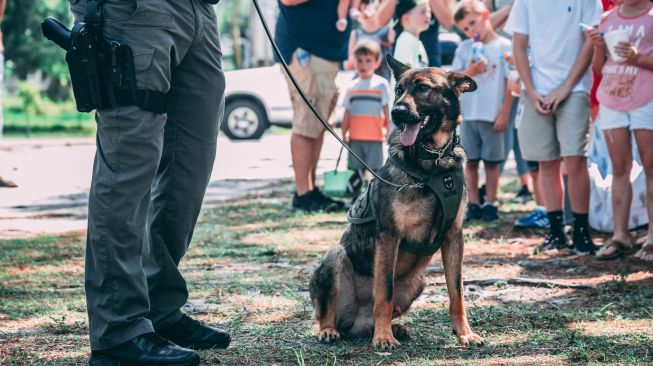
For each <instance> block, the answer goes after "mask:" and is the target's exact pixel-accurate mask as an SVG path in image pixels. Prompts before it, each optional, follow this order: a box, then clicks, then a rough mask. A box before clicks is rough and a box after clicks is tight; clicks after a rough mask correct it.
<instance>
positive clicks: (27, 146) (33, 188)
mask: <svg viewBox="0 0 653 366" xmlns="http://www.w3.org/2000/svg"><path fill="white" fill-rule="evenodd" d="M289 140H290V135H289V134H288V133H281V134H273V135H265V136H264V137H263V138H262V139H261V140H259V141H246V142H232V141H230V140H229V139H227V138H224V137H220V138H219V139H218V157H217V159H216V162H215V165H214V169H213V175H212V176H211V182H210V184H209V189H208V191H207V194H206V197H205V200H204V203H205V205H206V204H211V203H214V202H216V201H220V200H224V199H229V198H235V197H238V196H240V195H244V194H248V193H252V192H255V191H265V190H269V189H273V188H275V187H276V188H281V189H286V190H289V189H291V185H289V184H284V183H283V182H288V180H290V179H291V178H292V176H293V173H292V167H291V164H290V147H289ZM94 154H95V140H94V139H93V138H65V139H4V140H3V141H2V145H0V174H2V176H3V177H6V178H10V179H12V180H14V181H15V182H16V183H18V185H19V187H18V188H14V189H10V188H0V238H9V237H22V236H26V235H34V234H38V233H56V232H64V231H70V230H81V229H85V228H86V215H87V209H86V204H87V199H88V190H89V186H90V179H91V168H92V166H93V157H94ZM337 154H338V145H337V142H336V141H335V140H334V139H333V138H327V139H326V140H325V146H324V153H323V155H322V160H321V161H320V164H319V167H318V171H319V174H321V173H322V172H323V171H324V170H330V169H333V166H334V164H335V158H336V157H337ZM343 160H344V159H343ZM343 163H344V161H343V162H342V163H341V164H342V166H343V167H344V164H343ZM284 178H285V180H283V179H284Z"/></svg>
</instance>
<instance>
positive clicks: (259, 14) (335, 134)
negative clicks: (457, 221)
mask: <svg viewBox="0 0 653 366" xmlns="http://www.w3.org/2000/svg"><path fill="white" fill-rule="evenodd" d="M252 2H253V3H254V7H255V8H256V13H258V17H259V18H260V19H261V22H262V23H263V28H264V29H265V34H266V35H267V36H268V39H269V40H270V44H272V49H273V50H274V53H275V54H276V55H277V57H278V58H279V60H280V61H281V65H282V66H283V69H284V70H285V71H286V74H288V77H289V78H290V81H291V82H292V83H293V85H294V86H295V89H297V92H299V95H300V96H301V97H302V99H303V100H304V103H306V105H307V106H308V107H309V108H310V109H311V111H312V112H313V114H314V115H315V117H317V119H318V120H319V121H320V123H322V125H323V126H324V128H325V129H326V130H327V131H329V132H330V133H331V135H333V137H335V138H336V140H338V142H339V143H340V145H342V146H343V147H344V148H345V149H347V151H349V153H350V154H352V155H353V156H354V157H355V158H356V160H358V161H360V162H361V164H363V166H364V167H365V168H367V170H369V171H370V173H372V175H374V177H375V178H377V179H378V180H380V181H381V182H383V183H385V184H388V185H390V186H392V187H395V188H397V190H401V189H403V188H406V187H411V186H413V185H412V184H396V183H392V182H390V181H388V180H386V179H383V178H381V177H380V176H379V175H378V174H376V172H375V171H374V169H372V168H370V167H369V165H367V163H365V161H363V159H362V158H361V157H360V156H358V155H357V154H356V153H355V152H353V151H352V150H351V149H350V148H349V146H347V144H345V142H344V141H342V139H341V138H340V136H338V134H337V133H336V132H335V131H333V129H332V128H331V126H329V124H327V123H326V122H324V119H323V118H322V116H320V114H319V113H318V112H317V110H315V107H313V104H311V102H310V101H309V100H308V98H307V97H306V95H305V94H304V91H303V90H302V88H301V87H300V86H299V84H298V83H297V80H295V76H294V75H293V74H292V72H290V69H289V68H288V64H286V61H285V60H284V59H283V56H281V51H279V48H278V47H277V44H276V43H275V42H274V38H273V37H272V34H271V33H270V29H269V28H268V23H267V22H266V21H265V18H264V17H263V14H262V12H261V8H260V7H259V4H258V0H252Z"/></svg>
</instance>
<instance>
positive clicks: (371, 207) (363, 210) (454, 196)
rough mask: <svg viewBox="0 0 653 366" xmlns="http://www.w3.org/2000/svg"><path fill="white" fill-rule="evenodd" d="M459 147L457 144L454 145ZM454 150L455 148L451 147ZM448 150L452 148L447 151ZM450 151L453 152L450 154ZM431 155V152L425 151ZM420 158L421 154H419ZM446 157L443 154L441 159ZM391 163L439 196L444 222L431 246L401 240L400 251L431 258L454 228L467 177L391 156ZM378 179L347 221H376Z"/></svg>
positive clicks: (350, 212) (351, 209) (364, 222)
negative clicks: (431, 168)
mask: <svg viewBox="0 0 653 366" xmlns="http://www.w3.org/2000/svg"><path fill="white" fill-rule="evenodd" d="M456 137H457V136H456ZM452 145H456V143H454V144H452ZM450 149H451V150H453V146H451V147H450ZM446 150H449V149H446ZM451 150H450V151H451ZM425 153H428V152H425ZM416 155H420V152H416ZM442 155H444V154H440V157H439V158H441V157H442ZM388 160H389V161H390V162H391V163H392V164H394V165H395V166H397V167H398V168H400V169H401V170H403V171H404V172H406V173H407V174H408V175H410V176H411V177H413V178H415V179H416V180H418V181H419V182H421V183H422V184H423V185H424V187H425V188H426V187H428V189H430V190H431V191H432V192H433V193H434V194H435V196H436V201H437V202H438V203H437V204H439V206H440V210H441V212H443V214H444V217H443V220H441V221H440V226H439V227H438V233H437V235H436V237H435V240H434V241H433V242H432V243H424V242H409V241H404V240H402V242H401V244H400V248H401V249H402V250H405V251H407V252H409V253H412V254H414V255H417V256H430V255H433V254H434V253H435V252H437V251H438V249H440V247H441V246H442V243H443V242H444V238H445V236H446V234H447V232H449V229H451V227H452V226H453V223H454V221H455V220H456V216H457V215H458V209H459V208H460V202H461V201H462V197H463V189H464V183H465V177H464V174H463V171H462V169H451V170H446V171H438V170H436V171H435V172H427V171H425V170H423V169H420V168H419V167H416V166H413V165H409V164H407V163H406V162H405V161H404V160H401V159H399V158H397V157H396V156H395V155H390V156H389V157H388ZM377 184H378V180H377V179H373V180H372V181H371V182H370V184H369V185H368V187H367V189H366V190H365V191H364V192H363V193H361V195H360V196H358V198H357V199H356V202H354V205H353V206H352V207H351V208H350V209H349V211H348V212H347V221H349V222H350V223H351V224H353V225H362V224H367V223H370V222H372V221H375V220H376V218H377V216H378V211H377V208H376V205H375V204H374V202H376V201H375V196H376V190H377V189H378V187H377Z"/></svg>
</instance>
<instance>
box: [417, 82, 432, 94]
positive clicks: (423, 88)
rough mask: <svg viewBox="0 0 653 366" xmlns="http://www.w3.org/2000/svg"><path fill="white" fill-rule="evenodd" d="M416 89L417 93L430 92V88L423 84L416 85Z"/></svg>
mask: <svg viewBox="0 0 653 366" xmlns="http://www.w3.org/2000/svg"><path fill="white" fill-rule="evenodd" d="M416 89H417V92H418V93H426V92H427V91H429V90H431V88H430V87H429V86H428V85H425V84H420V85H418V86H417V88H416Z"/></svg>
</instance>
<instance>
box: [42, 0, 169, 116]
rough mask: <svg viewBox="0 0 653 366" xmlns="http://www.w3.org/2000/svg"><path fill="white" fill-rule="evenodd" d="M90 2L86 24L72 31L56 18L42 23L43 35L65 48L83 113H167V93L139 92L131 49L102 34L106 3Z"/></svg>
mask: <svg viewBox="0 0 653 366" xmlns="http://www.w3.org/2000/svg"><path fill="white" fill-rule="evenodd" d="M103 2H104V0H88V6H87V13H86V16H85V17H84V21H83V22H81V21H80V22H75V24H74V26H73V29H72V30H68V28H66V27H65V26H64V25H63V24H61V23H60V22H59V21H57V20H56V19H54V18H52V17H48V18H46V19H45V20H44V21H43V22H42V23H41V28H42V31H43V35H44V36H45V37H46V38H48V39H49V40H51V41H53V42H55V43H56V44H57V45H59V46H60V47H62V48H63V49H65V50H66V51H67V52H66V62H67V63H68V70H69V71H70V80H71V83H72V86H73V94H74V96H75V102H76V104H77V110H78V111H80V112H91V111H93V110H94V109H106V108H115V107H119V106H129V105H136V106H139V107H140V108H142V109H143V110H146V111H150V112H154V113H164V112H165V110H166V96H167V94H166V93H162V92H156V91H151V90H139V89H138V88H137V85H136V73H135V70H134V55H133V54H132V50H131V48H129V46H127V45H124V44H121V43H120V42H117V41H112V40H107V39H105V38H104V37H103V35H102V3H103Z"/></svg>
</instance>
